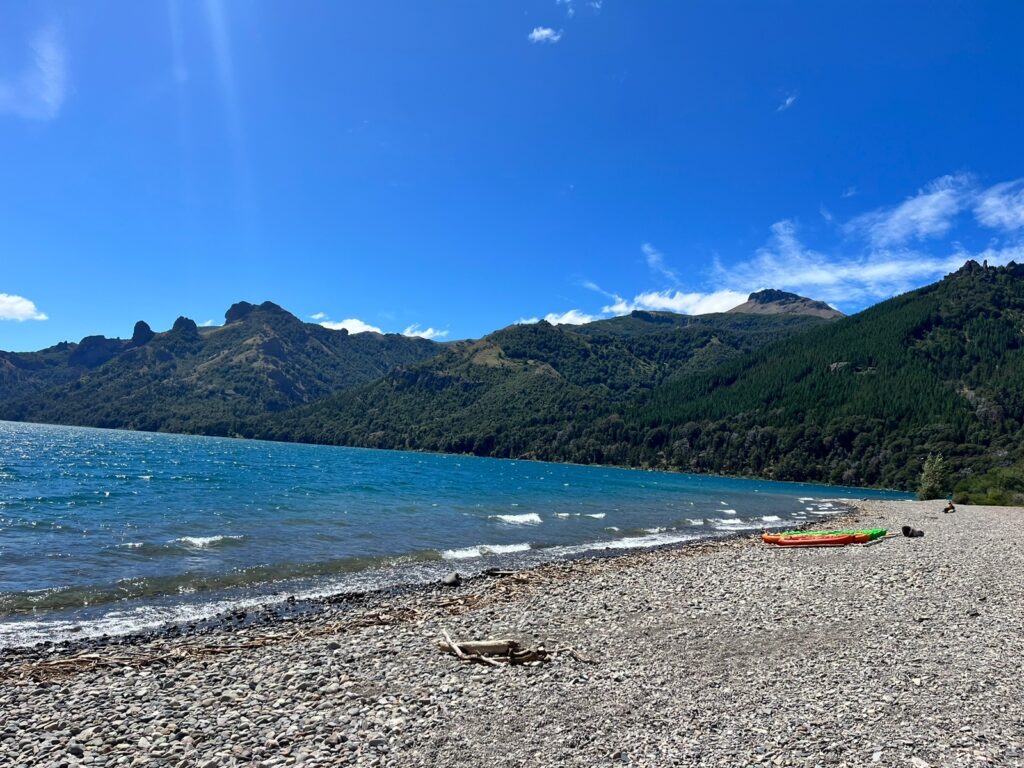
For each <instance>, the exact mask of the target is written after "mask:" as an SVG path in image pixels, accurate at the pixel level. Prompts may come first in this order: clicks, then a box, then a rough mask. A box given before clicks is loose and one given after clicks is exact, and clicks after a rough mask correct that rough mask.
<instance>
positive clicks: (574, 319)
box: [544, 309, 601, 325]
mask: <svg viewBox="0 0 1024 768" xmlns="http://www.w3.org/2000/svg"><path fill="white" fill-rule="evenodd" d="M544 319H545V320H547V321H548V322H549V323H551V324H552V325H583V324H584V323H592V322H594V321H595V320H600V319H601V316H600V315H588V314H587V313H586V312H581V311H580V310H578V309H570V310H569V311H568V312H548V313H547V314H546V315H544Z"/></svg>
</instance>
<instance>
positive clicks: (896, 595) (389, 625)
mask: <svg viewBox="0 0 1024 768" xmlns="http://www.w3.org/2000/svg"><path fill="white" fill-rule="evenodd" d="M941 508H942V503H941V502H862V503H861V505H860V510H859V512H858V513H857V520H858V522H859V524H860V525H862V526H865V527H875V526H880V527H887V528H890V529H891V530H893V531H896V532H898V531H899V528H900V526H901V525H904V524H910V525H913V526H914V527H915V528H920V529H923V530H924V531H925V536H924V537H923V538H917V539H908V538H903V537H902V536H900V537H898V538H892V539H887V540H885V541H882V542H880V543H878V544H874V545H871V546H866V547H846V548H842V549H811V550H798V551H793V550H780V549H778V548H774V547H769V546H766V545H763V544H761V543H760V542H759V541H757V540H734V541H729V542H719V543H714V544H707V545H699V546H691V547H686V548H682V549H676V550H661V551H657V552H645V553H634V554H629V555H624V556H621V557H614V558H606V559H598V560H587V561H575V562H566V563H558V564H554V565H550V566H543V567H540V568H537V569H533V570H530V571H526V572H523V573H520V574H516V575H513V576H503V577H497V578H479V579H473V580H469V581H467V582H465V583H464V584H463V585H462V586H459V587H455V588H445V587H441V586H438V587H432V588H429V589H422V590H415V591H412V592H409V593H406V594H401V595H397V596H391V597H385V596H372V595H371V596H369V597H366V598H364V599H362V600H359V601H356V602H355V604H352V603H351V602H340V603H338V604H337V605H334V606H332V607H330V608H328V609H327V610H325V611H322V612H320V613H318V614H317V615H314V616H308V617H302V618H299V619H296V620H294V621H288V622H277V623H274V624H271V625H269V626H249V627H244V628H241V629H235V630H230V631H228V630H222V631H218V632H216V633H214V634H212V635H208V636H204V637H190V638H178V639H173V638H160V639H157V640H148V641H146V642H143V643H139V644H137V645H133V646H99V647H95V648H92V649H88V648H86V649H82V648H79V649H78V650H76V651H75V652H70V651H67V650H63V651H53V650H50V651H39V652H37V653H33V654H24V653H15V652H8V653H6V654H3V655H0V766H6V765H32V766H59V765H66V766H76V765H90V766H133V765H170V766H203V767H204V768H213V767H214V766H242V765H259V766H286V765H305V766H328V765H329V766H334V765H343V764H358V765H395V766H426V765H430V766H482V767H483V766H551V765H579V766H594V765H600V766H621V765H624V764H629V765H649V766H666V765H720V766H741V765H801V766H817V765H823V766H824V765H827V766H870V765H883V766H886V765H896V766H914V767H916V768H921V766H936V767H937V766H967V765H971V766H977V765H983V764H988V765H1003V766H1024V695H1022V691H1024V620H1022V619H1024V549H1022V548H1021V546H1020V526H1021V525H1022V524H1024V510H1021V509H1007V508H990V507H961V508H959V509H958V511H957V512H956V513H955V514H951V515H944V514H942V513H941V511H940V510H941ZM442 630H447V631H448V632H450V633H451V635H452V636H453V637H455V638H456V639H470V638H477V639H482V638H497V637H514V638H517V639H520V640H522V641H523V642H524V643H525V644H528V645H537V644H538V643H543V644H544V645H545V646H546V648H547V649H548V650H549V651H551V650H553V649H555V648H556V647H559V646H566V645H569V646H573V647H574V648H575V649H576V650H577V651H578V652H579V653H580V654H581V655H582V656H583V657H584V658H583V659H582V660H581V659H578V658H573V657H572V656H571V655H569V654H567V653H561V654H557V655H556V656H555V658H554V659H553V660H551V661H548V662H546V663H543V664H538V665H536V666H516V667H507V666H506V667H502V668H498V669H495V668H491V667H488V666H481V665H478V664H472V663H468V662H463V661H459V660H458V659H456V658H454V657H452V656H449V655H444V654H442V653H440V652H439V651H438V648H437V645H436V640H437V639H438V638H439V636H440V635H441V632H442ZM587 660H592V661H593V662H594V663H586V661H587Z"/></svg>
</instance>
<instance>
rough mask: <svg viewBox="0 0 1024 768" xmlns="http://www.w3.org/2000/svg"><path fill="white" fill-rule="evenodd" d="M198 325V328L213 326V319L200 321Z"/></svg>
mask: <svg viewBox="0 0 1024 768" xmlns="http://www.w3.org/2000/svg"><path fill="white" fill-rule="evenodd" d="M199 327H200V328H212V327H213V320H207V321H206V322H205V323H200V324H199Z"/></svg>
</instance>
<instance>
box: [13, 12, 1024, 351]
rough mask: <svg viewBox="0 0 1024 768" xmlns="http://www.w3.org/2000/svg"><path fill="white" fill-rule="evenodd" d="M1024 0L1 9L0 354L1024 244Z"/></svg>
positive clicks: (900, 284)
mask: <svg viewBox="0 0 1024 768" xmlns="http://www.w3.org/2000/svg"><path fill="white" fill-rule="evenodd" d="M1022 39H1024V4H1022V3H1020V2H1018V1H1017V0H1006V1H1003V2H999V1H996V0H991V1H988V2H950V1H947V0H928V1H927V2H925V1H924V0H906V1H905V2H899V3H893V2H891V1H890V0H885V1H884V2H875V1H872V0H865V1H858V2H855V3H854V2H848V3H838V2H824V3H823V2H820V0H815V1H814V2H811V1H808V2H793V1H789V0H778V1H776V2H761V1H760V0H758V1H757V2H753V1H751V2H739V1H734V0H703V1H702V0H628V1H627V0H520V1H513V0H488V2H480V1H479V0H443V2H432V3H425V2H422V1H421V0H391V2H387V3H380V2H356V0H342V1H340V2H337V1H335V0H322V1H317V0H304V2H302V3H293V2H284V0H280V1H277V2H269V1H267V0H244V1H243V0H237V1H235V2H231V1H229V0H188V1H186V0H165V1H164V2H159V1H158V0H153V2H147V3H138V2H134V0H131V1H127V0H126V1H123V2H109V1H105V0H95V1H94V2H90V3H70V2H68V3H55V2H49V1H48V0H37V1H36V2H32V3H24V2H20V1H15V0H0V349H7V350H18V351H21V350H31V349H39V348H42V347H46V346H49V345H51V344H54V343H56V342H59V341H62V340H71V341H76V340H78V339H80V338H82V337H83V336H86V335H91V334H104V335H107V336H120V337H126V336H130V335H131V331H132V326H133V324H134V323H135V321H136V320H139V319H143V320H146V321H147V322H149V323H150V325H151V326H153V328H154V329H155V330H165V329H167V328H169V327H170V326H171V324H172V323H173V322H174V319H175V318H176V317H177V316H178V315H185V316H187V317H191V318H193V319H194V320H196V321H197V322H198V323H200V324H220V323H222V322H223V316H224V312H225V310H226V309H227V308H228V307H229V306H230V305H231V304H233V303H234V302H236V301H240V300H246V301H251V302H262V301H265V300H270V301H274V302H276V303H278V304H280V305H282V306H283V307H285V308H286V309H288V310H289V311H291V312H293V313H294V314H296V315H297V316H299V317H301V318H303V319H304V320H306V321H308V322H320V323H324V324H326V325H328V326H329V327H346V328H348V329H349V330H351V331H357V330H368V329H369V330H380V331H384V332H389V333H406V334H416V335H422V336H426V337H428V338H436V339H439V340H451V339H459V338H470V337H478V336H481V335H483V334H485V333H488V332H490V331H492V330H495V329H497V328H500V327H504V326H507V325H509V324H512V323H516V322H529V321H534V320H536V319H547V320H548V321H550V322H587V321H589V320H592V319H596V318H599V317H610V316H613V315H616V314H622V313H627V312H630V311H632V310H633V309H654V310H668V311H675V312H685V313H690V314H698V313H703V312H713V311H722V310H725V309H728V308H730V307H732V306H735V305H737V304H739V303H741V302H742V301H743V300H744V299H745V298H746V296H747V294H748V293H749V292H751V291H755V290H759V289H762V288H778V289H782V290H788V291H794V292H796V293H800V294H802V295H805V296H809V297H811V298H814V299H819V300H823V301H827V302H829V303H831V304H832V305H833V306H835V307H837V308H839V309H841V310H842V311H844V312H847V313H853V312H856V311H859V310H860V309H863V308H864V307H866V306H869V305H871V304H874V303H876V302H878V301H881V300H884V299H886V298H888V297H891V296H893V295H896V294H898V293H902V292H904V291H907V290H910V289H912V288H915V287H918V286H921V285H925V284H927V283H930V282H933V281H935V280H937V279H939V278H941V277H942V276H943V275H945V274H948V273H949V272H951V271H953V270H955V269H957V268H958V267H959V266H960V265H961V264H963V262H964V261H966V260H967V259H970V258H974V259H977V260H984V259H987V260H988V261H989V263H1005V262H1007V261H1009V260H1012V259H1016V260H1017V261H1024V146H1022V136H1024V46H1022V45H1021V44H1020V41H1021V40H1022Z"/></svg>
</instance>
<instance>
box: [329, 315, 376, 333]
mask: <svg viewBox="0 0 1024 768" xmlns="http://www.w3.org/2000/svg"><path fill="white" fill-rule="evenodd" d="M320 325H322V326H323V327H324V328H330V329H331V330H332V331H348V332H349V333H384V331H382V330H381V329H380V328H378V327H377V326H375V325H370V324H369V323H364V322H363V321H362V320H360V319H359V318H357V317H347V318H345V319H344V320H340V321H338V322H332V321H330V320H325V321H324V322H322V323H320Z"/></svg>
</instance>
